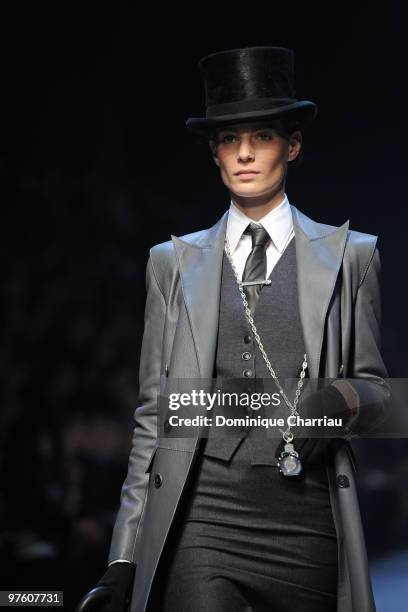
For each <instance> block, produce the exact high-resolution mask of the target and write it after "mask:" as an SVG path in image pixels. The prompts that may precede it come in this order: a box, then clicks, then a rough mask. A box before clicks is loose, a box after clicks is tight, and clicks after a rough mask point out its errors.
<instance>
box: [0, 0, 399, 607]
mask: <svg viewBox="0 0 408 612" xmlns="http://www.w3.org/2000/svg"><path fill="white" fill-rule="evenodd" d="M281 4H282V3H277V2H272V3H268V4H267V5H266V6H265V7H263V6H262V5H257V4H254V3H252V5H250V6H241V5H238V4H235V5H231V6H230V7H224V13H223V14H221V12H220V10H221V9H220V6H217V7H216V8H214V7H210V6H209V5H190V6H186V7H185V8H184V9H183V10H182V9H180V8H177V7H176V6H175V5H173V4H172V5H165V6H164V7H161V6H160V5H159V4H154V5H153V4H152V5H151V7H150V10H149V9H146V8H144V9H143V12H141V8H140V6H138V5H136V3H130V2H125V1H116V2H113V1H108V2H104V3H103V2H102V3H100V2H98V3H97V2H94V1H92V0H91V1H90V2H86V3H84V2H78V1H77V0H73V1H71V2H62V1H61V2H58V3H42V4H41V5H39V4H38V3H33V4H31V5H29V6H23V5H21V6H19V7H17V12H18V14H17V16H16V19H15V23H16V25H17V28H16V32H15V34H13V35H12V42H11V44H10V45H9V46H7V48H6V55H5V57H6V59H7V60H9V61H6V62H5V63H6V65H7V67H8V70H9V72H10V76H11V81H10V83H11V84H10V86H4V85H5V83H4V82H3V97H4V98H6V99H7V100H10V101H11V106H12V108H11V109H10V110H11V111H12V114H13V115H14V116H15V117H16V122H15V124H13V130H12V134H11V136H12V138H11V147H10V150H6V146H5V141H4V140H3V141H2V143H1V146H0V151H1V156H0V172H1V174H2V177H3V178H6V177H7V176H13V173H12V172H11V169H12V168H13V170H14V167H15V168H16V193H17V197H16V199H15V200H14V199H8V198H4V199H3V202H2V222H1V224H0V256H1V258H2V262H4V263H5V267H4V272H3V273H2V280H3V283H2V286H3V299H2V302H1V304H2V309H1V310H2V316H3V325H2V331H3V334H2V342H1V347H0V360H1V369H0V376H1V382H2V386H1V412H0V425H1V427H0V444H1V454H0V475H1V485H0V486H1V491H0V521H1V525H2V529H1V530H0V555H1V559H2V562H3V563H2V565H3V570H2V578H1V584H0V589H8V588H14V589H16V588H18V589H28V588H35V589H39V588H52V589H64V591H65V599H66V602H67V605H66V609H70V606H72V605H73V602H75V601H77V600H78V598H79V597H80V596H81V594H83V593H84V592H85V591H86V590H87V589H88V588H89V587H91V586H92V585H93V584H94V583H95V581H97V579H98V578H99V577H100V576H101V575H102V573H103V572H104V568H105V565H106V560H107V554H108V547H109V541H110V535H111V529H112V525H113V521H114V518H115V514H116V511H117V507H118V501H119V494H120V488H121V485H122V482H123V479H124V477H125V474H126V467H127V456H128V452H129V449H130V440H131V433H132V416H133V411H134V409H135V407H136V405H137V392H138V360H139V352H140V343H141V335H142V332H143V309H144V300H145V286H144V281H145V266H146V262H147V257H148V250H149V248H150V247H151V246H152V245H154V244H156V243H157V242H162V241H164V240H168V239H169V238H170V234H174V235H182V234H183V233H187V232H191V231H195V230H198V229H202V228H204V227H209V226H210V225H213V224H214V223H215V222H216V221H217V220H218V218H219V217H220V216H221V214H222V213H223V212H224V211H225V210H226V208H227V207H228V206H229V197H228V193H227V191H226V190H225V188H224V187H223V185H222V182H221V179H220V177H219V174H218V169H217V168H216V167H215V166H214V164H213V161H212V159H211V157H210V153H209V149H208V148H207V147H206V146H204V145H202V144H200V143H199V142H198V141H197V139H196V138H195V137H193V136H192V135H191V134H190V133H188V132H187V130H186V129H185V121H186V119H187V118H188V117H190V116H202V115H203V114H204V96H203V87H202V83H201V81H200V77H199V72H198V68H197V62H198V60H199V59H200V58H201V57H202V56H204V55H206V54H208V53H212V52H215V51H220V50H223V49H228V48H236V47H243V46H251V45H280V46H286V47H290V48H292V49H293V50H294V51H295V73H296V83H297V95H298V97H299V98H301V99H310V100H313V101H314V102H316V103H317V104H318V107H319V112H318V116H317V119H316V120H315V121H314V122H313V124H312V125H311V126H310V127H309V128H308V129H307V130H305V132H304V163H303V165H302V166H301V167H299V168H297V169H295V168H294V169H291V170H290V172H289V177H288V182H287V185H286V192H287V194H288V197H289V200H290V202H291V203H292V204H294V205H295V206H297V207H298V208H300V210H302V211H303V212H305V213H306V214H307V215H309V216H310V217H312V218H314V219H315V220H317V221H322V222H324V223H331V224H335V225H340V224H342V223H344V221H345V220H346V219H350V227H351V228H352V229H355V230H360V231H363V232H369V233H373V234H376V235H379V248H380V252H381V256H382V263H383V354H384V359H385V361H386V364H387V366H388V369H389V374H390V376H395V377H405V376H407V370H408V352H407V350H406V346H407V341H408V331H407V326H406V324H405V322H406V312H407V295H406V263H407V257H406V228H407V227H408V212H407V206H406V190H405V185H406V151H405V149H406V141H407V136H408V129H407V113H406V99H407V98H406V87H405V79H406V76H404V75H405V74H406V59H407V49H406V31H405V30H406V20H407V14H406V9H405V8H404V7H403V6H402V3H400V2H396V1H395V0H394V1H389V2H387V3H383V4H377V5H374V3H368V2H367V3H365V2H360V3H356V4H355V5H352V4H351V3H327V4H325V5H323V4H322V5H321V6H319V5H318V4H314V5H313V7H311V5H309V4H308V3H301V2H299V3H294V2H291V3H286V5H287V6H286V8H282V5H281ZM3 28H4V29H7V23H5V24H4V25H3ZM10 116H11V113H10ZM8 117H9V115H5V116H4V115H3V120H4V122H5V124H7V126H9V125H10V124H9V121H8ZM11 151H13V155H11ZM356 451H357V454H358V457H359V487H360V497H361V509H362V515H363V521H364V527H365V531H366V537H367V546H368V552H369V559H370V563H371V564H372V568H373V579H374V587H375V589H376V597H377V603H378V608H379V612H383V611H384V612H399V610H400V609H401V610H402V607H401V608H400V607H399V606H401V605H402V601H403V596H402V592H401V591H398V590H396V587H395V584H394V583H392V582H390V581H389V580H390V578H389V576H390V575H392V576H393V579H394V577H395V573H396V571H399V570H397V569H396V568H400V567H403V568H404V571H406V570H407V568H408V562H407V556H405V552H404V551H405V549H406V548H408V545H407V527H406V524H407V515H408V495H407V487H406V476H407V475H408V459H407V452H406V451H407V443H406V441H405V440H392V441H390V440H389V441H373V440H371V441H367V440H363V441H359V442H358V443H357V444H356ZM394 560H396V561H395V563H396V564H395V563H394ZM384 563H394V565H391V569H392V571H390V572H389V574H387V569H384V567H385V566H384ZM401 564H402V565H401ZM389 567H390V566H389V565H387V566H386V568H388V569H389ZM387 576H388V578H387ZM387 580H388V582H387ZM406 595H407V593H406V592H405V595H404V597H406Z"/></svg>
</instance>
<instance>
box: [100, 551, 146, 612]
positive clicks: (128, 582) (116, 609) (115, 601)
mask: <svg viewBox="0 0 408 612" xmlns="http://www.w3.org/2000/svg"><path fill="white" fill-rule="evenodd" d="M135 567H136V566H135V565H134V564H133V563H125V562H118V563H113V564H112V565H110V566H109V567H108V569H107V571H106V572H105V574H104V575H103V576H102V578H101V579H100V581H99V582H98V584H97V585H96V586H98V587H99V586H106V587H109V589H110V591H111V594H112V598H111V600H110V602H109V603H107V604H105V605H104V606H103V608H102V610H101V612H125V610H126V606H127V604H128V603H129V602H128V600H129V599H130V595H131V587H132V585H133V578H134V575H135Z"/></svg>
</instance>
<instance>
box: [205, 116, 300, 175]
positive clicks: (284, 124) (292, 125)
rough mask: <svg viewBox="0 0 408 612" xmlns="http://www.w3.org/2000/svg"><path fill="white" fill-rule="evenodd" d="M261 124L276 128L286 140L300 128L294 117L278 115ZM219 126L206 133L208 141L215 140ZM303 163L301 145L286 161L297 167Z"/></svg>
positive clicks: (290, 165)
mask: <svg viewBox="0 0 408 612" xmlns="http://www.w3.org/2000/svg"><path fill="white" fill-rule="evenodd" d="M262 125H264V126H265V127H270V128H273V129H274V130H276V132H277V134H278V135H279V136H281V137H282V138H285V139H286V140H289V138H290V136H291V135H292V134H293V132H295V131H296V130H301V129H302V128H301V123H300V121H299V120H298V119H296V118H291V117H280V118H279V119H266V120H265V122H263V121H262ZM219 129H221V128H213V129H212V130H210V132H209V134H208V142H209V143H210V142H211V141H213V142H216V140H217V131H218V130H219ZM302 163H303V147H302V148H301V149H300V151H299V154H298V155H297V157H296V158H295V159H294V160H292V161H290V162H289V163H288V166H289V168H297V167H298V166H300V165H301V164H302Z"/></svg>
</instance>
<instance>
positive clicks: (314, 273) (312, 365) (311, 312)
mask: <svg viewBox="0 0 408 612" xmlns="http://www.w3.org/2000/svg"><path fill="white" fill-rule="evenodd" d="M291 209H292V217H293V226H294V230H295V240H296V260H297V277H298V299H299V311H300V319H301V323H302V329H303V337H304V342H305V348H306V353H307V358H308V367H309V375H310V377H311V378H318V377H319V371H320V359H321V351H322V345H323V334H324V327H325V321H326V315H327V310H328V307H329V303H330V300H331V297H332V294H333V291H334V287H335V284H336V279H337V275H338V272H339V269H340V266H341V262H342V259H343V253H344V247H345V245H346V240H347V231H348V227H349V221H346V222H345V223H343V225H341V226H340V227H333V226H330V225H324V224H321V223H316V222H315V221H312V219H310V218H309V217H307V216H306V215H304V214H303V213H302V212H300V210H298V209H297V208H296V207H295V206H292V205H291Z"/></svg>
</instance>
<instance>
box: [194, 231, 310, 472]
mask: <svg viewBox="0 0 408 612" xmlns="http://www.w3.org/2000/svg"><path fill="white" fill-rule="evenodd" d="M269 278H270V280H271V281H272V283H271V285H265V286H264V287H263V288H262V291H261V294H260V297H259V300H258V303H257V305H256V309H255V315H254V322H255V325H256V328H257V330H258V333H259V336H260V339H261V342H262V344H263V346H264V349H265V351H266V354H267V355H268V357H269V360H270V362H271V365H272V367H273V369H274V370H275V372H276V374H277V376H278V378H279V381H280V382H281V384H282V385H283V387H284V389H285V391H286V392H287V395H288V397H289V399H290V400H291V401H293V398H294V391H295V389H296V381H293V379H298V377H299V374H300V371H301V369H302V362H303V355H304V353H305V348H304V341H303V332H302V326H301V321H300V316H299V304H298V293H297V267H296V247H295V240H294V238H293V239H292V240H291V242H290V243H289V245H288V246H287V248H286V249H285V251H284V253H283V254H282V255H281V257H280V259H279V260H278V262H277V264H276V265H275V267H274V268H273V270H272V272H271V274H270V276H269ZM215 367H216V370H215V377H216V389H217V388H220V389H221V390H222V381H223V380H224V381H225V380H226V379H241V380H240V381H237V385H238V386H237V387H236V389H237V390H240V392H241V393H242V392H245V390H246V392H247V393H250V392H253V391H256V392H260V393H262V392H263V391H267V392H268V393H269V394H270V393H276V392H277V387H276V385H275V383H274V381H273V379H272V377H271V375H270V373H269V370H268V368H267V366H266V363H265V361H264V359H263V357H262V355H261V352H260V350H259V347H258V345H257V343H256V340H255V338H254V337H253V334H252V332H251V328H250V326H249V323H248V321H247V319H246V316H245V312H244V308H243V303H242V297H241V294H240V292H239V289H238V285H237V282H236V279H235V276H234V272H233V270H232V268H231V264H230V262H229V260H228V258H227V257H226V255H225V253H224V257H223V265H222V281H221V298H220V316H219V328H218V342H217V357H216V365H215ZM262 379H267V381H265V384H263V382H262ZM285 379H292V381H291V384H290V386H286V385H285ZM229 388H230V387H227V390H229ZM265 411H266V412H265ZM237 414H238V416H244V415H245V409H244V408H241V409H239V410H238V411H237ZM288 414H289V409H288V408H287V407H286V405H285V404H284V402H283V400H282V402H281V405H280V406H279V407H276V408H274V407H272V406H271V407H268V408H267V409H266V408H260V409H259V410H256V411H253V412H252V415H253V416H257V415H260V416H268V417H273V416H283V417H284V418H286V417H287V416H288ZM228 416H231V411H230V412H229V414H228ZM276 433H277V430H275V434H274V436H276ZM279 435H280V434H279ZM242 440H244V441H245V444H246V445H247V448H248V451H249V454H250V457H251V464H252V465H276V457H275V451H276V448H277V446H278V444H279V442H280V439H279V438H278V437H271V434H270V433H269V434H268V433H267V430H266V429H265V428H264V427H262V426H261V427H258V426H255V427H249V428H248V427H247V428H245V429H243V430H241V431H239V430H238V431H236V430H235V431H234V434H233V435H232V434H230V435H228V436H225V435H224V436H222V437H221V436H220V435H219V434H218V435H216V434H215V433H214V427H213V428H210V431H209V438H208V439H207V440H206V441H205V444H204V451H203V452H204V454H205V455H206V456H209V457H216V458H217V459H222V460H224V461H229V460H230V459H231V457H232V455H233V454H234V452H235V450H236V449H237V448H238V446H239V445H240V444H241V442H242Z"/></svg>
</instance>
